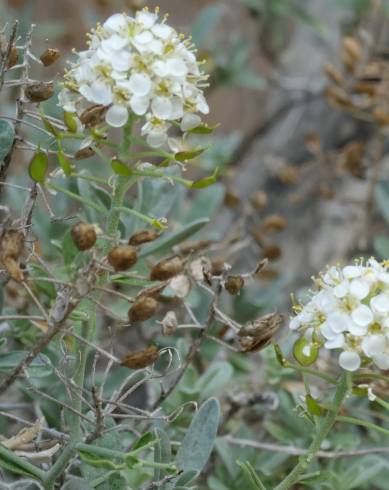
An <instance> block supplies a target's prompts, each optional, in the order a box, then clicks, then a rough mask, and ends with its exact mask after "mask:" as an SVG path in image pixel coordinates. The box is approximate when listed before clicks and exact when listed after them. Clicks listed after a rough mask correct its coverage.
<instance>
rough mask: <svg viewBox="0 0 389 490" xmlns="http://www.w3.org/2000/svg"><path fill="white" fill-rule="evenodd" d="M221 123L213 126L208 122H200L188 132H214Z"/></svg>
mask: <svg viewBox="0 0 389 490" xmlns="http://www.w3.org/2000/svg"><path fill="white" fill-rule="evenodd" d="M219 126H220V124H215V125H213V126H208V125H207V124H200V125H199V126H197V127H195V128H192V129H189V130H188V131H187V133H192V134H212V133H213V132H214V131H215V129H217V128H218V127H219Z"/></svg>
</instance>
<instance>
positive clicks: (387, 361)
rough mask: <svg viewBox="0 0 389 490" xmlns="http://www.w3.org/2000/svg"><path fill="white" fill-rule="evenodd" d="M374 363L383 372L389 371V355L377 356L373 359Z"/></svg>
mask: <svg viewBox="0 0 389 490" xmlns="http://www.w3.org/2000/svg"><path fill="white" fill-rule="evenodd" d="M373 361H374V362H375V364H376V365H377V366H378V367H379V368H380V369H383V370H385V371H386V370H388V369H389V354H388V353H385V354H377V355H375V356H374V357H373Z"/></svg>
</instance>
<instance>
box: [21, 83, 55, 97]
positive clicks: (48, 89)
mask: <svg viewBox="0 0 389 490" xmlns="http://www.w3.org/2000/svg"><path fill="white" fill-rule="evenodd" d="M25 94H26V97H27V99H28V100H29V101H30V102H43V101H45V100H47V99H50V97H52V96H53V95H54V83H53V82H33V83H30V84H29V85H27V87H26V90H25Z"/></svg>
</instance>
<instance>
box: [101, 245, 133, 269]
mask: <svg viewBox="0 0 389 490" xmlns="http://www.w3.org/2000/svg"><path fill="white" fill-rule="evenodd" d="M107 258H108V262H109V264H110V265H111V266H112V267H113V268H114V269H115V271H125V270H127V269H129V268H130V267H132V266H133V265H134V264H135V263H136V262H137V260H138V254H137V252H136V248H135V247H133V246H131V245H118V246H117V247H114V248H113V249H112V250H111V251H110V252H109V253H108V256H107Z"/></svg>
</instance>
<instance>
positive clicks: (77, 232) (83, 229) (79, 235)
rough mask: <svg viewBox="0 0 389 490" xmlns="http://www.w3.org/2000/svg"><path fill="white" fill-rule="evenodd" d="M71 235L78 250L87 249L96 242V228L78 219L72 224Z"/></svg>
mask: <svg viewBox="0 0 389 490" xmlns="http://www.w3.org/2000/svg"><path fill="white" fill-rule="evenodd" d="M71 236H72V239H73V242H74V244H75V245H76V247H77V248H78V250H80V251H84V250H89V249H90V248H92V247H93V245H94V244H95V243H96V239H97V235H96V228H95V227H94V225H90V224H89V223H84V222H83V221H80V222H79V223H77V224H75V225H74V226H73V228H72V230H71Z"/></svg>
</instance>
